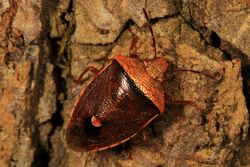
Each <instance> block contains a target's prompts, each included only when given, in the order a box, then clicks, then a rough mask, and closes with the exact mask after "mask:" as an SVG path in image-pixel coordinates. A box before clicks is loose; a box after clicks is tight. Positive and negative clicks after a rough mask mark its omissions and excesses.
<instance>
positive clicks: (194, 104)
mask: <svg viewBox="0 0 250 167" xmlns="http://www.w3.org/2000/svg"><path fill="white" fill-rule="evenodd" d="M165 102H166V103H167V104H184V105H191V106H193V107H195V108H197V109H198V110H200V111H205V110H206V109H204V108H202V107H200V106H198V105H197V104H196V103H195V102H193V101H189V100H176V99H171V98H170V96H168V95H167V94H166V93H165Z"/></svg>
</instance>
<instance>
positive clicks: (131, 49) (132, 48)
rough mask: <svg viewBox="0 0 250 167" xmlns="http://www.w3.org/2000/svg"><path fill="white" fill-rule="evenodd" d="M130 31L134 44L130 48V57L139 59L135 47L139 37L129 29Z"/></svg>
mask: <svg viewBox="0 0 250 167" xmlns="http://www.w3.org/2000/svg"><path fill="white" fill-rule="evenodd" d="M128 31H129V32H130V33H131V34H132V42H131V45H130V48H129V57H133V58H138V56H137V54H136V53H135V50H136V48H135V46H136V44H137V42H138V40H139V37H138V36H137V35H136V34H135V33H134V32H133V31H132V30H131V29H130V28H128Z"/></svg>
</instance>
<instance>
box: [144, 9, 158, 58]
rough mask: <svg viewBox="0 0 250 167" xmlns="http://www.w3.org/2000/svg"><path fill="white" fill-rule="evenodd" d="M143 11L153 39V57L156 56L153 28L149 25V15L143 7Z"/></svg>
mask: <svg viewBox="0 0 250 167" xmlns="http://www.w3.org/2000/svg"><path fill="white" fill-rule="evenodd" d="M143 13H144V15H145V18H146V20H147V24H148V26H149V31H150V33H151V35H152V40H153V45H154V52H155V57H154V58H156V43H155V36H154V32H153V28H152V27H151V25H150V22H149V21H150V20H149V17H148V14H147V11H146V9H145V8H143Z"/></svg>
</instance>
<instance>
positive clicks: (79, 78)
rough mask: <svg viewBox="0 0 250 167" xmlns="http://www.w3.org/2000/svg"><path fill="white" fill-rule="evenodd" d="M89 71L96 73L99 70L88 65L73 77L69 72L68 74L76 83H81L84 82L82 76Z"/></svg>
mask: <svg viewBox="0 0 250 167" xmlns="http://www.w3.org/2000/svg"><path fill="white" fill-rule="evenodd" d="M89 71H91V72H92V73H94V74H95V75H97V74H98V72H99V70H98V69H97V68H95V67H93V66H88V67H87V68H86V69H85V70H84V71H83V72H82V73H81V74H80V75H79V77H77V78H74V77H73V76H72V75H71V74H69V75H68V77H69V78H72V79H73V81H74V82H75V83H76V84H82V83H83V82H84V79H83V76H84V74H86V73H87V72H89Z"/></svg>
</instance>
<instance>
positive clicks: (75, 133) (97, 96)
mask: <svg viewBox="0 0 250 167" xmlns="http://www.w3.org/2000/svg"><path fill="white" fill-rule="evenodd" d="M159 113H160V112H159V110H158V108H157V107H156V106H155V105H154V104H153V103H152V102H151V101H150V100H148V99H147V98H146V97H145V96H144V95H143V93H142V92H141V91H140V90H138V89H137V88H136V86H135V85H134V84H133V81H131V79H130V78H129V76H127V74H126V73H125V72H124V70H123V69H122V67H121V66H120V65H119V64H118V63H117V62H116V61H113V62H112V63H111V64H110V66H109V67H108V68H107V69H106V70H104V71H103V72H102V73H101V74H100V75H99V76H98V78H96V79H95V80H94V81H93V82H92V83H91V84H90V85H89V87H88V88H87V89H86V91H85V92H84V94H83V96H82V97H81V98H80V99H79V100H78V102H77V103H76V105H75V109H74V111H73V115H72V118H71V120H70V123H69V126H68V129H67V142H68V144H69V146H70V147H71V148H72V149H74V150H76V151H82V150H85V149H87V150H88V151H95V150H102V149H106V148H109V147H113V146H115V145H118V144H119V143H122V142H124V141H126V140H128V139H129V138H130V137H132V136H133V135H135V134H136V133H137V132H138V131H139V130H141V129H143V127H144V126H146V125H147V124H148V123H149V122H150V121H151V120H152V119H154V118H155V117H156V116H157V115H159ZM93 115H94V116H95V117H96V118H97V119H99V120H100V121H101V122H102V126H101V127H98V128H97V127H94V126H92V125H91V117H92V116H93Z"/></svg>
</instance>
